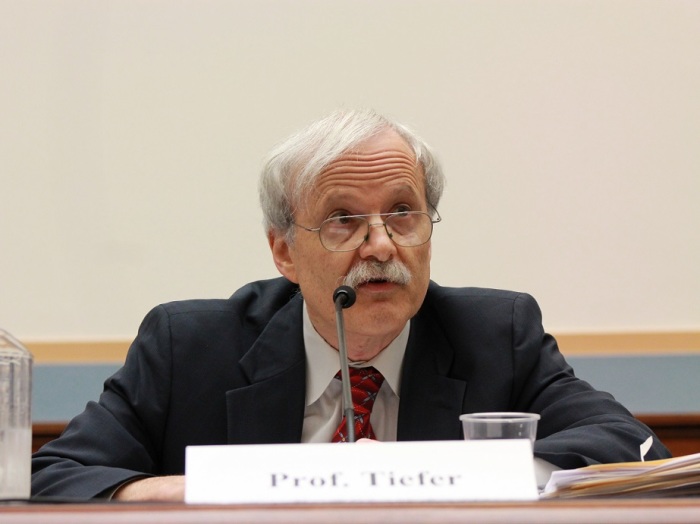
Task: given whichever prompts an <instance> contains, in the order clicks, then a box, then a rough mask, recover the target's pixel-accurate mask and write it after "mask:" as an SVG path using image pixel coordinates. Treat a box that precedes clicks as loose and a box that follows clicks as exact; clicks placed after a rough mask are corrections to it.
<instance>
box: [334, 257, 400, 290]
mask: <svg viewBox="0 0 700 524" xmlns="http://www.w3.org/2000/svg"><path fill="white" fill-rule="evenodd" d="M372 281H384V282H391V283H393V284H399V285H402V286H405V285H406V284H408V283H409V282H410V281H411V271H410V270H409V269H408V268H407V267H406V265H405V264H404V263H403V262H400V261H398V260H387V261H386V262H377V261H370V260H363V261H361V262H359V263H357V264H355V265H354V266H353V267H352V268H350V271H348V274H347V275H345V278H344V279H343V285H345V286H350V287H351V288H353V289H355V288H357V286H360V285H362V284H366V283H367V282H372Z"/></svg>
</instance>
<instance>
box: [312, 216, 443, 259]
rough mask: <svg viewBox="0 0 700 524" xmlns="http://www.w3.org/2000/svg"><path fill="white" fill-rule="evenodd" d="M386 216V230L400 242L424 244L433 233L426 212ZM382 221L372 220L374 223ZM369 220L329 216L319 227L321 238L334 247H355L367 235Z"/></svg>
mask: <svg viewBox="0 0 700 524" xmlns="http://www.w3.org/2000/svg"><path fill="white" fill-rule="evenodd" d="M383 218H384V224H385V225H386V228H387V233H388V234H389V236H390V237H391V239H392V240H393V241H394V243H395V244H396V245H398V246H402V247H413V246H419V245H421V244H425V243H426V242H427V241H428V240H429V239H430V236H431V234H432V230H433V222H432V220H431V218H430V216H428V215H427V214H425V213H420V212H418V213H401V214H397V215H389V216H386V217H383ZM381 224H382V222H376V223H372V224H371V225H372V226H377V225H381ZM369 227H370V222H369V220H367V218H365V217H337V218H329V219H328V220H326V221H325V222H323V224H321V229H320V231H319V233H320V236H321V242H322V243H323V245H324V246H325V247H326V249H330V250H332V251H352V250H354V249H357V248H358V247H360V245H362V243H363V242H364V241H365V240H366V239H367V238H368V234H369Z"/></svg>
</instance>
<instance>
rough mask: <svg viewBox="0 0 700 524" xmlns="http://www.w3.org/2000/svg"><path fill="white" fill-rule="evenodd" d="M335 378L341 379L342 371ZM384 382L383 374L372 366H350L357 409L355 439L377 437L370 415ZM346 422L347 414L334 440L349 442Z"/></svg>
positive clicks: (354, 405) (354, 406)
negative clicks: (370, 421)
mask: <svg viewBox="0 0 700 524" xmlns="http://www.w3.org/2000/svg"><path fill="white" fill-rule="evenodd" d="M335 378H337V379H338V380H340V379H341V378H340V372H338V374H337V375H336V376H335ZM383 382H384V377H383V376H382V374H381V373H380V372H379V371H377V370H376V369H374V368H372V367H369V368H350V385H351V388H352V405H353V408H354V409H355V439H361V438H371V439H373V438H375V436H374V430H373V429H372V426H371V425H370V423H369V417H370V415H371V414H372V406H374V401H375V399H376V398H377V393H378V392H379V388H380V387H382V383H383ZM346 423H347V421H346V420H345V416H343V420H341V421H340V426H338V429H336V430H335V434H334V435H333V440H332V441H333V442H347V439H348V436H347V424H346Z"/></svg>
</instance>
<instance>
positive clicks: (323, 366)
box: [303, 302, 411, 406]
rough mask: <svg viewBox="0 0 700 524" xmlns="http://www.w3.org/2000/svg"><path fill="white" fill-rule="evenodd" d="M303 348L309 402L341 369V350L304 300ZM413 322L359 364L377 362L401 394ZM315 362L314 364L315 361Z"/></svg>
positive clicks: (390, 382)
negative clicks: (317, 323) (320, 329)
mask: <svg viewBox="0 0 700 524" xmlns="http://www.w3.org/2000/svg"><path fill="white" fill-rule="evenodd" d="M303 309H304V315H303V317H304V320H303V331H304V348H305V351H306V405H307V406H309V405H311V404H313V403H314V402H316V400H318V398H319V397H320V396H321V395H322V394H323V392H324V391H325V390H326V388H327V387H328V384H330V382H331V380H333V377H335V375H336V373H338V370H339V369H340V364H339V360H338V350H336V349H335V348H333V347H332V346H331V345H330V344H329V343H328V342H326V341H325V340H324V339H323V337H322V336H321V335H319V334H318V332H317V331H316V328H314V326H313V324H312V323H311V319H310V318H309V313H308V311H307V308H306V302H304V308H303ZM410 327H411V323H410V321H409V322H406V325H405V326H404V328H403V329H402V330H401V333H399V335H398V336H397V337H396V338H395V339H394V340H392V341H391V343H390V344H389V345H388V346H387V347H386V348H384V349H383V350H382V351H380V352H379V354H378V355H377V356H376V357H374V358H373V359H372V360H369V361H367V362H363V363H362V364H358V365H357V366H356V367H368V366H374V368H375V369H377V371H379V372H380V373H381V374H382V375H384V381H385V382H386V383H388V384H389V386H390V387H391V389H392V391H393V392H394V393H395V394H396V396H398V394H399V391H400V387H401V364H402V363H403V356H404V353H406V345H407V343H408V334H409V332H410ZM312 363H313V365H312Z"/></svg>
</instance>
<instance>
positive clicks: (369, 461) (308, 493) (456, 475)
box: [185, 439, 538, 504]
mask: <svg viewBox="0 0 700 524" xmlns="http://www.w3.org/2000/svg"><path fill="white" fill-rule="evenodd" d="M185 471H186V476H185V501H186V502H187V503H191V504H256V503H268V504H269V503H290V502H308V503H311V502H431V501H452V502H457V501H507V500H517V501H522V500H537V498H538V492H537V484H536V481H535V470H534V463H533V459H532V449H531V447H530V441H529V440H525V439H522V440H521V439H517V440H474V441H440V442H435V441H432V442H383V443H378V444H371V443H366V444H362V443H361V444H357V443H356V444H330V443H329V444H260V445H257V444H256V445H231V446H189V447H188V448H187V451H186V460H185Z"/></svg>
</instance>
